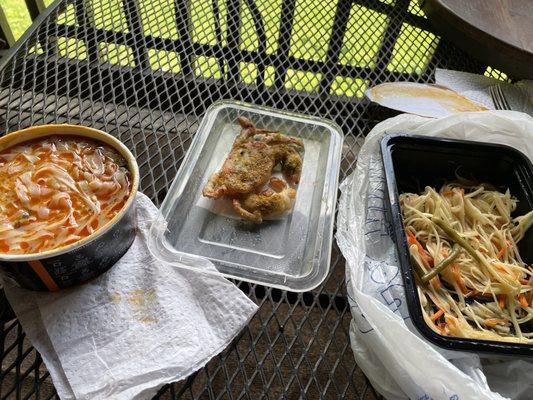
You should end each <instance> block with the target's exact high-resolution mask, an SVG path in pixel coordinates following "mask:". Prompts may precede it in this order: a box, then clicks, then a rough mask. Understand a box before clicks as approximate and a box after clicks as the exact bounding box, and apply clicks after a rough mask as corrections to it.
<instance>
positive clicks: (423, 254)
mask: <svg viewBox="0 0 533 400" xmlns="http://www.w3.org/2000/svg"><path fill="white" fill-rule="evenodd" d="M405 233H406V234H407V243H409V245H410V246H411V245H413V244H416V247H417V248H418V253H419V254H420V258H421V259H422V262H423V263H424V266H426V267H432V266H433V257H431V256H430V255H429V254H428V252H427V251H426V250H425V249H424V246H422V244H421V243H420V242H419V241H418V239H417V238H416V236H415V235H414V233H413V232H411V231H410V230H406V231H405Z"/></svg>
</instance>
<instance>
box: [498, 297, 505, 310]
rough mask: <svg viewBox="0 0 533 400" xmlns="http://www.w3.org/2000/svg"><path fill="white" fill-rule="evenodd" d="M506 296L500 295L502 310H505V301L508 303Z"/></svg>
mask: <svg viewBox="0 0 533 400" xmlns="http://www.w3.org/2000/svg"><path fill="white" fill-rule="evenodd" d="M506 297H507V296H506V295H504V294H499V295H498V305H499V306H500V308H501V309H502V310H503V309H504V308H505V301H506Z"/></svg>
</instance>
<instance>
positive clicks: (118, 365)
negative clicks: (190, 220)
mask: <svg viewBox="0 0 533 400" xmlns="http://www.w3.org/2000/svg"><path fill="white" fill-rule="evenodd" d="M156 215H157V208H156V207H155V206H154V205H153V204H152V202H151V201H150V200H149V199H148V197H146V196H144V195H142V194H139V195H138V198H137V217H138V224H139V230H138V235H137V237H136V239H135V241H134V243H133V245H132V247H131V248H130V250H129V251H128V253H127V254H126V255H125V256H124V257H123V258H122V259H120V260H119V262H118V263H117V264H116V265H115V266H114V267H113V268H112V269H111V270H109V271H108V272H107V273H105V274H104V275H102V276H100V277H99V278H97V279H95V280H93V281H91V282H89V283H86V284H85V285H82V286H79V287H76V288H72V289H69V290H65V291H62V292H60V293H39V292H31V291H28V290H24V289H20V288H18V287H14V286H12V285H10V284H9V282H4V287H5V292H6V295H7V298H8V300H9V301H10V303H11V305H12V306H13V309H14V311H15V314H16V315H17V317H18V318H19V321H20V323H21V324H22V326H23V328H24V330H25V331H26V334H27V335H28V337H29V339H30V340H31V342H32V343H33V345H34V346H35V348H36V349H37V350H38V351H39V352H40V353H41V355H42V357H43V360H44V362H45V364H46V366H47V368H48V370H49V371H50V375H51V377H52V380H53V382H54V385H55V387H56V390H57V392H58V394H59V396H60V397H61V399H63V400H65V399H91V400H92V399H113V400H122V399H128V400H129V399H140V398H142V399H146V398H150V397H151V396H153V395H154V394H155V393H156V392H157V390H158V388H159V387H160V386H162V385H164V384H166V383H169V382H174V381H178V380H181V379H183V378H185V377H187V376H188V375H190V374H191V373H193V372H194V371H196V370H198V369H199V368H201V367H202V366H203V365H205V364H206V363H207V362H208V361H209V360H210V359H211V358H212V357H213V356H215V355H216V354H218V353H219V352H220V351H222V350H223V349H224V348H225V347H226V346H227V345H228V344H229V343H230V342H231V340H232V339H233V338H234V337H235V336H236V335H237V333H238V332H239V331H240V330H241V328H242V327H243V326H244V325H245V324H247V323H248V321H249V320H250V318H251V317H252V316H253V314H254V313H255V312H256V310H257V306H256V305H255V304H254V303H253V302H252V301H251V300H250V299H248V298H247V297H246V296H245V295H244V294H243V293H242V292H241V291H240V290H239V289H238V288H237V287H236V286H235V285H233V284H232V283H231V282H229V281H228V280H226V279H224V278H222V277H218V276H216V275H210V274H203V273H201V272H193V271H190V270H185V269H180V268H176V267H173V266H171V265H168V264H165V263H163V262H161V261H158V260H156V259H154V258H153V256H152V255H151V254H150V252H149V250H148V247H147V237H146V235H147V234H148V232H149V227H150V223H151V221H152V220H153V219H154V218H155V217H156Z"/></svg>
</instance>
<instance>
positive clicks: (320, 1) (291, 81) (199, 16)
mask: <svg viewBox="0 0 533 400" xmlns="http://www.w3.org/2000/svg"><path fill="white" fill-rule="evenodd" d="M216 1H217V4H218V7H219V10H220V15H221V25H222V26H221V28H222V29H221V30H222V42H223V44H224V43H225V40H226V38H225V31H226V26H225V18H226V13H227V11H226V4H225V1H224V0H216ZM380 1H382V2H383V3H387V4H392V3H393V2H394V0H380ZM50 3H52V0H45V4H46V5H48V4H50ZM255 3H256V5H257V7H258V8H259V11H260V12H261V15H262V17H263V20H264V24H265V30H266V34H267V53H269V54H274V53H275V52H276V50H277V42H278V38H279V31H280V11H281V4H282V0H255ZM91 4H92V13H93V20H94V23H95V25H96V26H97V27H98V28H104V29H107V30H115V31H127V23H126V19H125V16H124V13H123V11H122V7H121V0H92V1H91ZM241 4H242V3H241ZM336 4H337V2H336V1H324V0H297V2H296V10H295V20H294V25H293V31H292V35H291V48H290V54H291V56H294V57H296V58H299V59H304V60H314V61H324V60H325V58H326V54H327V45H328V41H329V38H330V35H331V32H332V27H333V20H334V16H335V9H336ZM0 5H1V6H2V8H3V9H4V12H5V14H6V17H7V19H8V22H9V25H10V26H11V29H12V32H13V35H14V37H15V39H18V38H19V37H20V36H21V35H22V34H23V32H24V31H25V30H26V29H27V27H28V26H29V25H30V23H31V20H30V16H29V14H28V11H27V9H26V7H25V6H24V1H23V0H0ZM139 11H140V14H141V18H142V21H143V30H144V33H145V34H147V35H154V36H159V37H163V38H169V39H177V38H178V32H177V29H176V26H175V24H174V22H173V21H174V15H175V10H174V2H173V1H170V0H140V1H139ZM409 12H411V13H413V14H416V15H419V16H421V17H424V15H423V13H422V11H421V10H420V8H419V7H418V5H417V0H412V1H411V5H410V7H409ZM240 14H241V43H240V46H241V48H242V49H243V50H249V51H254V50H256V49H257V47H258V38H257V35H256V32H255V28H254V23H253V20H252V16H251V12H250V10H249V9H248V8H247V7H244V6H242V7H241V10H240ZM58 20H59V22H61V23H65V24H71V25H74V24H75V23H76V21H75V16H74V8H73V6H70V7H69V8H68V9H67V10H66V12H65V13H63V14H62V15H60V16H59V18H58ZM191 20H192V21H191V22H192V24H191V30H192V32H191V33H192V40H193V41H195V42H197V43H202V44H211V45H214V44H216V43H217V38H216V32H215V28H214V26H215V23H214V22H215V14H214V12H213V9H212V1H211V0H192V1H191ZM388 22H389V21H388V16H387V15H386V14H382V13H379V12H376V11H374V10H371V9H368V8H366V7H363V6H360V5H357V4H354V5H353V6H352V8H351V10H350V15H349V21H348V27H347V31H346V33H345V36H344V41H343V46H342V49H341V53H340V57H339V63H341V64H343V65H351V66H359V67H368V68H373V67H374V66H375V62H376V58H377V54H378V51H379V48H380V45H381V41H382V39H383V35H384V33H385V31H386V28H387V24H388ZM438 41H439V38H438V37H437V36H435V35H434V34H432V33H430V32H427V31H423V30H421V29H419V28H416V27H413V26H411V25H409V24H407V23H404V24H403V25H402V29H401V31H400V34H399V37H398V40H397V42H396V44H395V47H394V50H393V54H392V59H391V62H390V63H389V65H388V69H389V70H390V71H397V72H404V73H410V74H413V73H414V74H421V73H422V72H423V71H424V70H425V68H426V67H427V64H428V62H429V60H430V59H431V56H432V55H433V53H434V52H435V49H436V47H437V44H438ZM57 45H58V46H59V52H60V54H62V55H63V56H65V57H70V58H78V59H84V58H85V57H86V54H85V45H84V43H83V42H81V41H77V40H74V39H68V38H60V39H59V40H58V41H57ZM35 51H39V49H35ZM99 54H100V57H102V58H103V59H104V60H106V61H108V62H111V63H114V64H119V65H128V64H129V65H131V64H133V63H134V60H133V52H132V50H131V49H130V48H127V47H126V46H122V45H115V44H108V43H101V44H100V45H99ZM149 56H150V63H151V66H152V68H154V69H161V70H164V71H171V72H174V73H178V72H179V70H180V64H179V55H178V54H177V53H173V52H167V51H158V50H150V53H149ZM194 66H195V68H194V71H195V74H196V75H198V76H203V77H205V78H213V79H220V78H221V77H222V76H223V74H224V73H225V68H226V66H222V68H221V66H220V65H219V64H218V63H217V60H216V59H215V58H212V57H205V56H197V57H196V58H195V59H194ZM239 67H240V74H241V79H242V80H243V81H244V82H246V83H249V84H251V83H254V81H255V80H256V79H257V74H258V70H257V68H256V66H255V65H254V64H251V63H245V62H241V64H240V66H239ZM496 73H497V71H496ZM265 74H266V75H265V82H266V84H267V85H270V84H273V82H274V74H275V70H274V68H273V67H267V69H266V72H265ZM486 74H495V72H493V71H492V70H490V69H489V70H487V73H486ZM321 78H322V76H321V74H316V73H312V72H308V71H299V70H289V71H288V72H287V75H286V80H285V85H286V87H287V88H288V89H295V90H299V91H309V92H310V91H315V90H317V89H318V86H319V83H320V79H321ZM367 84H368V82H366V81H364V80H363V79H359V78H351V77H343V76H337V77H335V79H334V81H333V84H332V88H331V94H334V95H343V96H349V97H353V96H357V97H362V95H363V93H364V90H365V89H366V87H367Z"/></svg>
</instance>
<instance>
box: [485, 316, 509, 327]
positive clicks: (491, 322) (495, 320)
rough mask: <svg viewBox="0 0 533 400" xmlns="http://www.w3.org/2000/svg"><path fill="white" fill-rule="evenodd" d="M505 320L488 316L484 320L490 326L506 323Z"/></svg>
mask: <svg viewBox="0 0 533 400" xmlns="http://www.w3.org/2000/svg"><path fill="white" fill-rule="evenodd" d="M505 322H506V321H505V320H504V319H499V318H487V319H486V320H484V321H483V323H484V324H485V325H486V326H488V327H489V328H494V327H495V326H496V325H499V324H505Z"/></svg>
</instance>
